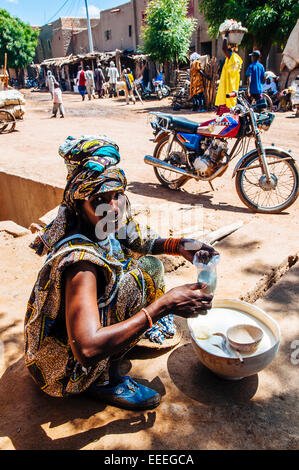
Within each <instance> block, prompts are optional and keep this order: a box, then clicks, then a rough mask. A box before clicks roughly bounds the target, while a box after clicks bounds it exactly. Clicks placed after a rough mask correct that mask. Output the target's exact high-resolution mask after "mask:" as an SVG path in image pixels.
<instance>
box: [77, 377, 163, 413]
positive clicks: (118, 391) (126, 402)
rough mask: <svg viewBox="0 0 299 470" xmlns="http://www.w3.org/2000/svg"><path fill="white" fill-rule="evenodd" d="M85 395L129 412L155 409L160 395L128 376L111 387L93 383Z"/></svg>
mask: <svg viewBox="0 0 299 470" xmlns="http://www.w3.org/2000/svg"><path fill="white" fill-rule="evenodd" d="M86 393H87V394H88V395H91V396H93V397H95V398H98V399H99V400H101V401H103V402H105V403H108V404H109V405H114V406H117V407H119V408H125V409H129V410H147V409H151V408H155V407H156V406H158V405H159V403H160V401H161V395H160V394H159V393H158V392H156V391H155V390H152V389H151V388H148V387H145V386H144V385H141V384H138V383H137V382H135V380H133V379H132V378H131V377H129V376H128V375H126V376H125V377H122V381H121V382H120V383H118V384H117V385H114V386H112V387H111V386H109V385H97V384H96V383H93V384H91V385H90V387H89V388H88V389H87V390H86Z"/></svg>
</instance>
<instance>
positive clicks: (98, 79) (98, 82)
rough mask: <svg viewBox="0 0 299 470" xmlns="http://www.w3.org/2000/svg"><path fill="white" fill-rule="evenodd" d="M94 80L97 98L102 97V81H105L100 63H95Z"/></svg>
mask: <svg viewBox="0 0 299 470" xmlns="http://www.w3.org/2000/svg"><path fill="white" fill-rule="evenodd" d="M94 81H95V90H96V93H97V94H98V98H102V96H103V83H104V81H105V77H104V74H103V72H102V69H101V67H100V64H97V68H96V69H95V71H94Z"/></svg>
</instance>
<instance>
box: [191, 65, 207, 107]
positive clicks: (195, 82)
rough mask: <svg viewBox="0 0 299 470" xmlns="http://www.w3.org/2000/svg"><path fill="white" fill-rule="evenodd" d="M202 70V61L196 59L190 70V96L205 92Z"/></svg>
mask: <svg viewBox="0 0 299 470" xmlns="http://www.w3.org/2000/svg"><path fill="white" fill-rule="evenodd" d="M200 70H201V63H200V61H199V60H195V61H194V62H193V63H192V65H191V70H190V98H193V96H196V95H199V93H203V91H204V84H203V77H202V75H201V73H200V72H199V71H200Z"/></svg>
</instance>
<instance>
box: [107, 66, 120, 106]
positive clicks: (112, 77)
mask: <svg viewBox="0 0 299 470" xmlns="http://www.w3.org/2000/svg"><path fill="white" fill-rule="evenodd" d="M108 77H109V85H110V90H109V97H110V98H112V95H114V97H116V96H117V93H116V83H117V80H118V79H119V73H118V70H117V68H116V67H115V64H114V62H112V61H111V62H110V67H109V69H108Z"/></svg>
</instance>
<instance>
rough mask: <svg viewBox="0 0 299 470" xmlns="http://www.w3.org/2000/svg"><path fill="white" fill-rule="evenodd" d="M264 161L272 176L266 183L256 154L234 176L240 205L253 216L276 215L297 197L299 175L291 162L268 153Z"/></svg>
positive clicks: (298, 192)
mask: <svg viewBox="0 0 299 470" xmlns="http://www.w3.org/2000/svg"><path fill="white" fill-rule="evenodd" d="M266 159H267V163H268V166H269V172H270V176H271V181H270V183H268V182H267V180H266V176H265V174H264V172H263V169H262V166H261V163H260V160H259V157H258V155H257V153H254V154H253V155H250V156H249V157H248V159H246V160H245V161H244V162H243V163H242V165H241V166H242V169H241V170H239V171H238V172H237V176H236V190H237V193H238V196H239V197H240V199H241V201H242V202H243V203H244V204H245V205H246V206H247V207H249V209H252V210H254V211H255V212H260V213H265V214H277V213H279V212H282V211H283V210H285V209H287V207H289V206H290V205H292V204H293V203H294V202H295V201H296V199H297V197H298V195H299V173H298V168H297V165H296V163H295V162H294V160H287V159H286V158H285V157H283V155H282V154H281V152H279V151H275V150H270V151H267V153H266Z"/></svg>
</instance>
